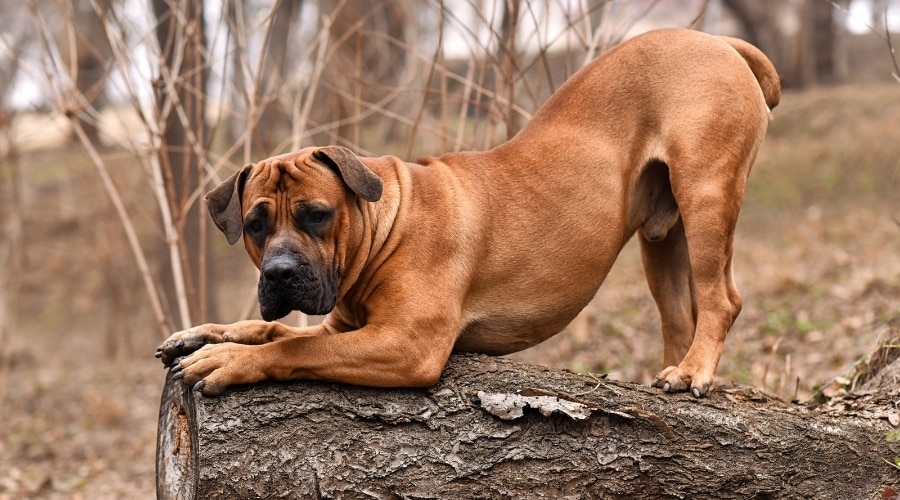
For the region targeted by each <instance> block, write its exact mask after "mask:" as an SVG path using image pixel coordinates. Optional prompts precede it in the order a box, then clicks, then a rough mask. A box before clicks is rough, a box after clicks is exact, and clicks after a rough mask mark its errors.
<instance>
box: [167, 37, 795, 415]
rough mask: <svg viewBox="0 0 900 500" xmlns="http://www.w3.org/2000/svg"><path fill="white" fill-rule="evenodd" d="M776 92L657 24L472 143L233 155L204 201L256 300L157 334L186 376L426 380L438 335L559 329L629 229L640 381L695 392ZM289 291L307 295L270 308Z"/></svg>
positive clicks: (455, 338)
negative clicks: (402, 153)
mask: <svg viewBox="0 0 900 500" xmlns="http://www.w3.org/2000/svg"><path fill="white" fill-rule="evenodd" d="M779 96H780V87H779V82H778V76H777V74H776V73H775V69H774V68H773V67H772V64H771V63H770V62H769V60H768V59H766V57H765V56H764V55H763V54H762V53H761V52H760V51H759V50H757V49H756V48H754V47H753V46H751V45H749V44H747V43H746V42H743V41H740V40H737V39H733V38H725V37H715V36H710V35H706V34H703V33H699V32H694V31H687V30H660V31H653V32H650V33H647V34H644V35H641V36H638V37H636V38H633V39H632V40H630V41H628V42H625V43H622V44H621V45H619V46H617V47H615V48H614V49H612V50H610V51H608V52H607V53H605V54H604V55H603V56H601V57H599V58H598V59H596V60H595V61H593V62H592V63H590V64H589V65H587V66H586V67H585V68H583V69H582V70H581V71H579V72H578V73H576V74H575V75H573V76H572V77H571V78H570V79H569V80H568V81H567V82H566V83H564V84H563V85H562V86H561V87H560V88H559V90H558V91H557V92H556V93H555V94H554V95H553V96H551V97H550V99H549V100H548V101H547V103H546V104H545V105H544V106H543V107H542V108H541V109H540V110H539V111H538V112H537V113H536V114H535V116H534V118H533V119H532V120H531V121H530V123H528V124H527V125H526V126H525V128H523V129H522V131H521V132H519V134H518V135H516V136H515V137H514V138H512V139H511V140H510V141H508V142H506V143H503V144H501V145H499V146H497V147H495V148H494V149H491V150H489V151H484V152H466V153H451V154H445V155H443V156H440V157H435V158H426V159H424V160H420V162H419V163H409V162H404V161H402V160H400V159H398V158H395V157H392V156H385V157H380V158H362V157H357V156H356V155H354V154H353V153H352V152H351V151H349V150H347V149H345V148H341V147H337V146H328V147H321V148H307V149H303V150H300V151H297V152H294V153H290V154H285V155H281V156H276V157H273V158H269V159H266V160H263V161H260V162H259V163H256V164H251V165H247V166H246V167H244V168H243V169H241V170H240V171H239V172H237V173H235V174H234V175H233V176H232V177H231V178H229V179H228V180H226V181H225V182H224V183H222V184H221V185H220V186H219V187H217V188H216V189H214V190H213V191H212V192H210V193H209V194H208V195H207V203H208V206H209V210H210V213H211V214H212V218H213V220H214V221H215V223H216V225H217V226H218V227H219V228H220V229H221V230H222V231H223V232H224V233H225V235H226V237H227V239H228V241H229V242H230V243H235V242H236V241H237V240H239V239H243V241H244V246H245V248H246V249H247V252H248V254H249V255H250V258H251V260H252V261H253V263H254V264H256V266H257V267H258V268H259V269H260V281H259V301H260V306H261V312H262V317H263V318H264V320H265V321H241V322H238V323H234V324H230V325H215V324H207V325H200V326H197V327H195V328H191V329H190V330H187V331H183V332H178V333H176V334H174V335H172V336H171V337H170V338H169V339H168V340H166V341H165V342H164V343H163V345H162V346H160V348H159V349H158V351H157V355H158V356H159V357H161V358H162V361H163V363H165V364H167V365H171V364H173V363H174V362H175V360H176V359H179V358H180V361H179V362H178V365H177V366H176V367H175V368H174V369H175V370H176V372H177V376H178V377H181V378H182V379H183V381H184V382H185V383H186V384H190V385H193V386H195V387H198V388H200V389H202V391H203V393H204V394H206V395H215V394H219V393H221V392H222V391H223V390H224V389H225V388H226V387H228V386H229V385H233V384H244V383H253V382H258V381H261V380H287V379H316V380H326V381H334V382H347V383H352V384H360V385H367V386H379V387H389V386H409V387H421V386H429V385H432V384H434V383H435V382H436V381H437V380H438V378H439V377H440V375H441V371H442V370H443V367H444V365H445V363H446V362H447V359H448V357H449V356H450V353H451V352H452V351H454V350H459V351H473V352H482V353H487V354H504V353H510V352H514V351H517V350H521V349H525V348H527V347H530V346H533V345H535V344H537V343H539V342H541V341H543V340H545V339H547V338H548V337H550V336H552V335H554V334H556V333H558V332H559V331H561V330H562V329H563V328H564V327H565V326H566V325H567V324H568V323H569V322H570V321H571V320H572V319H573V318H574V317H575V316H576V314H578V312H579V311H580V310H581V309H582V308H583V307H584V306H585V305H586V304H587V303H588V302H589V301H590V300H591V298H592V297H593V296H594V294H595V292H596V291H597V288H598V287H599V286H600V284H601V283H602V282H603V280H604V278H605V277H606V274H607V272H608V271H609V269H610V267H611V266H612V264H613V261H614V260H615V258H616V256H617V255H618V253H619V251H620V250H621V249H622V247H623V245H625V243H626V242H627V241H628V240H629V239H630V238H631V237H633V236H634V235H635V234H637V238H638V239H639V241H640V247H641V254H642V259H643V264H644V269H645V271H646V275H647V281H648V283H649V285H650V290H651V292H652V294H653V298H654V299H655V301H656V304H657V306H658V309H659V313H660V315H661V319H662V321H661V324H662V337H663V356H664V362H665V365H666V366H665V368H664V369H663V370H662V371H661V372H659V374H658V375H657V376H656V379H655V380H654V382H653V385H654V386H655V387H658V388H660V389H661V390H663V391H667V392H670V391H691V392H692V393H693V394H694V395H695V396H698V397H699V396H701V395H703V394H705V393H706V392H707V391H708V390H709V388H710V385H711V384H712V381H713V376H714V374H715V371H716V366H717V364H718V362H719V358H720V356H721V353H722V345H723V342H724V340H725V335H726V333H727V332H728V330H729V328H731V325H732V323H733V322H734V320H735V318H736V317H737V315H738V313H739V312H740V310H741V296H740V294H739V293H738V290H737V288H736V287H735V285H734V281H733V279H732V271H731V261H732V253H733V247H732V244H733V236H734V230H735V225H736V223H737V218H738V212H739V210H740V206H741V200H742V198H743V194H744V187H745V183H746V181H747V177H748V174H749V172H750V167H751V165H752V164H753V161H754V159H755V157H756V152H757V149H758V148H759V145H760V143H761V142H762V140H763V136H764V135H765V132H766V126H767V124H768V119H769V110H770V109H771V108H773V107H774V106H775V105H776V104H778V100H779ZM292 310H300V311H303V312H306V313H310V314H325V313H327V316H326V317H325V320H324V322H323V323H322V324H321V325H317V326H313V327H308V328H292V327H288V326H285V325H283V324H281V323H277V322H273V321H272V320H275V319H277V318H279V317H281V316H284V315H286V314H287V313H289V312H290V311H292ZM184 356H186V357H184Z"/></svg>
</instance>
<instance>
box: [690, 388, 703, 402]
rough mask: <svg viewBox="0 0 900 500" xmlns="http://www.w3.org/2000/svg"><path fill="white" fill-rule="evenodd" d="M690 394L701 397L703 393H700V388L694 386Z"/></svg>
mask: <svg viewBox="0 0 900 500" xmlns="http://www.w3.org/2000/svg"><path fill="white" fill-rule="evenodd" d="M691 394H693V395H694V397H695V398H697V399H699V398H701V397H703V395H702V394H700V389H698V388H696V387H694V388H693V389H692V390H691Z"/></svg>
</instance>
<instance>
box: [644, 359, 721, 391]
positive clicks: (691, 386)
mask: <svg viewBox="0 0 900 500" xmlns="http://www.w3.org/2000/svg"><path fill="white" fill-rule="evenodd" d="M711 386H712V377H704V376H702V375H693V376H692V375H691V374H690V373H688V372H687V371H685V370H683V369H681V368H679V367H677V366H670V367H668V368H666V369H665V370H663V371H661V372H659V374H658V375H657V376H656V377H655V378H654V379H653V382H652V383H651V384H650V387H658V388H660V389H662V390H663V392H686V391H688V390H690V391H691V394H692V395H693V396H694V397H695V398H700V397H703V396H705V395H706V393H707V392H709V389H710V387H711Z"/></svg>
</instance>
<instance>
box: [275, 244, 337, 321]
mask: <svg viewBox="0 0 900 500" xmlns="http://www.w3.org/2000/svg"><path fill="white" fill-rule="evenodd" d="M337 281H338V279H337V274H336V273H335V272H333V271H331V270H330V269H327V268H325V267H324V266H316V265H313V264H312V263H310V262H309V260H308V259H306V258H305V257H304V256H303V255H301V254H299V253H297V252H293V251H280V252H275V253H271V254H269V255H266V257H265V258H264V259H263V262H262V266H261V267H260V275H259V290H258V292H259V307H260V312H261V313H262V318H263V319H264V320H266V321H274V320H276V319H278V318H283V317H284V316H287V315H288V314H289V313H290V312H291V311H295V310H297V311H301V312H304V313H306V314H327V313H328V312H330V311H331V310H332V309H333V308H334V305H335V303H336V301H337Z"/></svg>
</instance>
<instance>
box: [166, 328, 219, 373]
mask: <svg viewBox="0 0 900 500" xmlns="http://www.w3.org/2000/svg"><path fill="white" fill-rule="evenodd" d="M204 326H206V325H204ZM223 341H224V338H223V335H222V334H221V333H219V332H216V331H213V330H212V329H208V328H204V327H196V328H191V329H190V330H184V331H182V332H178V333H174V334H172V336H171V337H169V338H168V339H166V341H165V342H163V343H162V345H160V346H159V347H157V348H156V354H155V356H156V357H157V358H159V359H160V361H162V364H163V366H166V367H169V366H172V365H173V364H175V361H176V360H177V359H178V358H182V357H184V356H187V355H188V354H191V353H192V352H194V351H196V350H197V349H200V348H201V347H203V346H205V345H206V344H220V343H222V342H223Z"/></svg>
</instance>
